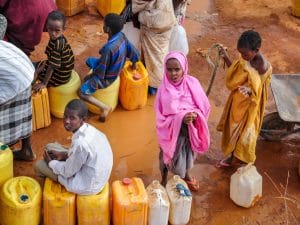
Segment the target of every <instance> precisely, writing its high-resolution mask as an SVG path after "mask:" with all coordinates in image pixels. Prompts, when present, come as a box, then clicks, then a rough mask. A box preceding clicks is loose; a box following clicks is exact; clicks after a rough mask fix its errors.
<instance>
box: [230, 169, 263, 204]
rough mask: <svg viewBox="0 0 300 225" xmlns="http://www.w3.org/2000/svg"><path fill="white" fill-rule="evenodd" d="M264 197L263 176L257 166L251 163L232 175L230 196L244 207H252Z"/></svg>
mask: <svg viewBox="0 0 300 225" xmlns="http://www.w3.org/2000/svg"><path fill="white" fill-rule="evenodd" d="M261 197H262V176H261V175H260V174H259V173H258V172H257V170H256V167H255V166H254V165H253V164H252V163H249V164H248V165H246V166H242V167H240V168H238V169H237V171H236V172H235V173H234V174H232V175H231V178H230V198H231V200H232V201H233V202H234V203H235V204H237V205H239V206H242V207H245V208H250V207H252V206H254V205H255V203H256V202H257V201H258V200H259V199H260V198H261Z"/></svg>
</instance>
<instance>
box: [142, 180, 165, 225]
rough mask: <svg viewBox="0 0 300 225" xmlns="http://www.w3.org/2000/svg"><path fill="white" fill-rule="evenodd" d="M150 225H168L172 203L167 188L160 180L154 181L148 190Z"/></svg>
mask: <svg viewBox="0 0 300 225" xmlns="http://www.w3.org/2000/svg"><path fill="white" fill-rule="evenodd" d="M146 192H147V195H148V225H158V224H159V225H167V224H168V219H169V211H170V202H169V197H168V194H167V192H166V190H165V188H164V187H163V186H162V185H160V183H159V181H158V180H154V181H153V182H152V183H151V184H150V185H149V186H148V187H147V188H146Z"/></svg>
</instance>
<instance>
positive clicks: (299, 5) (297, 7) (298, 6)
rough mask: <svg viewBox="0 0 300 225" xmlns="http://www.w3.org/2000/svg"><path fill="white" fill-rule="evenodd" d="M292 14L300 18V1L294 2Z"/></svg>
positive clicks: (295, 0)
mask: <svg viewBox="0 0 300 225" xmlns="http://www.w3.org/2000/svg"><path fill="white" fill-rule="evenodd" d="M292 14H293V15H294V16H297V17H300V0H292Z"/></svg>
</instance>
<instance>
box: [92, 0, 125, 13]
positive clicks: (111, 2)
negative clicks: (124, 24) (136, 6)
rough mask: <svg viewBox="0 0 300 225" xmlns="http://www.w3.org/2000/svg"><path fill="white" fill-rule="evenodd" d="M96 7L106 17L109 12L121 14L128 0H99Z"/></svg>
mask: <svg viewBox="0 0 300 225" xmlns="http://www.w3.org/2000/svg"><path fill="white" fill-rule="evenodd" d="M96 4H97V5H96V7H97V9H98V11H99V13H100V14H101V15H102V16H103V17H105V16H106V14H108V13H116V14H120V13H121V12H122V11H123V9H124V8H125V5H126V0H97V3H96Z"/></svg>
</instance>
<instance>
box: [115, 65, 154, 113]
mask: <svg viewBox="0 0 300 225" xmlns="http://www.w3.org/2000/svg"><path fill="white" fill-rule="evenodd" d="M131 65H132V62H130V61H126V63H125V65H124V68H123V70H122V73H121V75H120V77H121V83H120V94H119V99H120V102H121V104H122V106H123V108H124V109H127V110H135V109H140V108H143V107H144V106H145V105H146V104H147V97H148V85H149V77H148V72H147V70H146V69H145V67H144V65H143V63H142V62H137V63H136V68H137V69H136V70H134V71H133V70H132V68H131Z"/></svg>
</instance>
